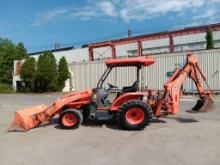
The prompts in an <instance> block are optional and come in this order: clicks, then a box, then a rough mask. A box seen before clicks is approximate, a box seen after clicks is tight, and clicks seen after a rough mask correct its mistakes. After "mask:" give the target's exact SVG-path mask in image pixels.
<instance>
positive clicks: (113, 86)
mask: <svg viewBox="0 0 220 165" xmlns="http://www.w3.org/2000/svg"><path fill="white" fill-rule="evenodd" d="M108 86H109V89H112V88H118V87H117V86H115V85H112V84H110V83H108Z"/></svg>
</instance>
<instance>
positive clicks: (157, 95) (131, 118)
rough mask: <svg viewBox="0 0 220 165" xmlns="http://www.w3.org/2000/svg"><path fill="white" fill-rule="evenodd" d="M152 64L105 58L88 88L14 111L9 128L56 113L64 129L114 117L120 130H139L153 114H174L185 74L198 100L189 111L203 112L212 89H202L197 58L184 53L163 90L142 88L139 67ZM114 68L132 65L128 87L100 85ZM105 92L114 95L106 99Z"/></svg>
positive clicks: (144, 60) (26, 127) (41, 120)
mask: <svg viewBox="0 0 220 165" xmlns="http://www.w3.org/2000/svg"><path fill="white" fill-rule="evenodd" d="M153 63H154V59H153V58H151V57H134V58H121V59H109V60H106V61H105V64H106V66H107V69H106V71H105V72H104V74H103V75H102V76H101V78H100V80H99V81H98V83H97V87H96V88H94V89H92V90H84V91H80V92H72V93H70V94H68V95H66V96H63V97H61V98H59V99H57V100H56V101H54V103H53V104H51V105H50V106H46V105H39V106H35V107H31V108H27V109H24V110H20V111H17V112H15V118H14V121H13V124H12V126H11V127H10V129H9V131H27V130H29V129H31V128H34V127H37V126H39V125H40V124H42V123H44V122H46V121H49V120H50V119H51V118H53V117H54V116H55V115H57V114H58V115H59V119H58V121H59V124H60V126H61V127H62V128H64V129H73V128H77V127H78V126H79V125H80V124H81V123H82V122H83V121H85V120H87V119H89V120H110V119H112V118H116V119H117V121H118V123H119V124H120V126H121V127H122V128H124V129H129V130H139V129H142V128H144V127H145V126H146V125H148V124H149V123H150V122H151V120H152V118H153V117H157V118H159V117H162V116H167V115H169V114H172V115H174V114H176V113H177V112H178V111H179V102H180V96H181V94H182V88H181V87H182V85H183V82H184V80H185V79H186V78H187V77H190V78H192V79H193V81H194V82H195V85H196V87H197V90H198V94H199V97H200V99H199V100H198V102H197V104H196V106H195V107H193V108H192V109H191V110H190V112H205V111H207V110H208V109H209V108H211V106H212V104H213V100H212V91H211V90H210V89H207V90H205V89H204V87H203V86H202V83H201V79H203V80H204V81H206V78H205V76H204V74H203V73H202V71H201V69H200V67H199V65H198V62H197V59H196V57H195V56H193V55H192V54H188V55H187V61H186V63H185V65H184V66H183V68H181V69H180V68H177V69H176V70H175V71H174V73H173V75H172V77H170V78H169V79H168V81H167V82H166V84H165V85H164V88H165V89H164V91H160V90H150V89H146V88H145V87H144V83H143V81H144V75H143V69H144V67H145V66H149V65H151V64H153ZM116 67H136V68H137V79H136V81H135V82H134V84H133V85H132V86H127V87H123V88H122V89H119V88H118V87H117V86H114V85H112V84H109V83H108V86H109V88H108V89H106V88H104V87H103V84H104V82H105V80H106V79H107V77H108V75H109V73H110V72H111V71H112V69H114V68H116ZM109 93H114V94H115V98H114V99H113V100H112V101H109V99H108V96H109Z"/></svg>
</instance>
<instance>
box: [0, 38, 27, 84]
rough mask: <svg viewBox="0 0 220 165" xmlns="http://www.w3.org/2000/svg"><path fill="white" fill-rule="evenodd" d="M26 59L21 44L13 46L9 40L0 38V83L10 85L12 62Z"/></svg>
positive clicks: (25, 53)
mask: <svg viewBox="0 0 220 165" xmlns="http://www.w3.org/2000/svg"><path fill="white" fill-rule="evenodd" d="M25 57H27V51H26V49H25V48H24V45H23V44H22V43H19V44H17V45H16V44H14V43H12V42H11V41H10V40H7V39H1V38H0V83H3V84H12V71H13V64H14V60H17V59H22V58H25Z"/></svg>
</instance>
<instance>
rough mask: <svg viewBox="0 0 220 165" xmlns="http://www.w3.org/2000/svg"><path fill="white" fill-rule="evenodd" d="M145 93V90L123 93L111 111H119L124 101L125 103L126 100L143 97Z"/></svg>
mask: <svg viewBox="0 0 220 165" xmlns="http://www.w3.org/2000/svg"><path fill="white" fill-rule="evenodd" d="M144 95H145V93H143V92H142V93H141V92H132V93H126V94H123V95H121V96H119V97H118V98H117V99H115V100H114V102H113V103H112V106H111V109H110V111H117V110H118V109H119V108H120V106H121V105H122V104H123V103H125V102H126V101H130V100H136V99H141V98H142V97H143V96H144Z"/></svg>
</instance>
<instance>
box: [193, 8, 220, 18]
mask: <svg viewBox="0 0 220 165" xmlns="http://www.w3.org/2000/svg"><path fill="white" fill-rule="evenodd" d="M215 15H217V10H215V9H208V10H206V11H205V13H203V14H200V15H196V16H194V17H193V19H194V20H198V19H204V18H213V17H215Z"/></svg>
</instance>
